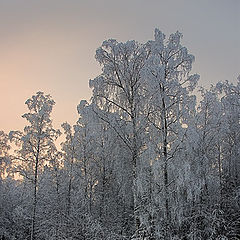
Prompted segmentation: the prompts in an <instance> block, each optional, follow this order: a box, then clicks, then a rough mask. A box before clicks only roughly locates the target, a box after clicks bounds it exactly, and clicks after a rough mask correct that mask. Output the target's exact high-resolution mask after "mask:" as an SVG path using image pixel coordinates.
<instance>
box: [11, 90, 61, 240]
mask: <svg viewBox="0 0 240 240" xmlns="http://www.w3.org/2000/svg"><path fill="white" fill-rule="evenodd" d="M25 104H26V105H27V107H28V109H29V112H28V113H25V114H24V115H23V116H22V117H23V118H24V119H26V120H27V121H28V123H29V125H27V126H26V127H25V128H24V131H23V132H20V131H11V132H10V134H9V135H10V139H11V140H12V141H15V143H16V144H17V145H18V146H19V149H18V150H16V155H15V160H17V163H16V169H17V172H18V173H19V174H20V175H21V176H22V177H23V178H24V179H28V180H30V182H31V183H32V185H33V195H32V198H33V200H32V215H31V237H30V239H31V240H35V239H36V208H37V190H38V177H39V174H40V172H41V171H42V167H43V165H44V164H45V163H46V161H48V149H49V148H50V147H51V146H52V145H53V144H54V141H55V140H56V138H57V137H58V136H59V135H60V132H59V131H58V130H55V129H54V128H53V127H52V120H51V118H50V115H51V112H52V108H53V106H54V104H55V102H54V101H53V100H52V98H51V96H50V95H44V93H43V92H37V93H36V95H33V96H32V97H31V98H29V99H28V100H27V101H26V102H25Z"/></svg>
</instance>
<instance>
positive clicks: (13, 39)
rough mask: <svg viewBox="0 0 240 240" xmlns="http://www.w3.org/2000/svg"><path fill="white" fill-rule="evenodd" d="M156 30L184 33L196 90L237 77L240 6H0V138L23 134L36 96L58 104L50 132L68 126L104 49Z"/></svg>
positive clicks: (68, 2)
mask: <svg viewBox="0 0 240 240" xmlns="http://www.w3.org/2000/svg"><path fill="white" fill-rule="evenodd" d="M155 27H158V28H159V29H160V30H162V31H163V32H164V33H165V34H167V35H168V34H170V33H172V32H175V31H177V30H179V31H180V32H182V33H183V35H184V38H183V43H184V45H185V46H186V47H187V48H188V49H189V51H190V52H191V53H192V54H193V55H194V56H195V57H196V61H195V63H194V68H193V72H197V73H199V74H200V75H201V80H200V84H201V85H204V86H209V85H210V83H213V84H214V83H216V82H217V81H219V80H226V79H228V80H230V81H235V80H236V78H237V76H238V75H239V74H240V46H239V43H240V1H239V0H211V1H209V0H169V1H165V0H121V1H115V0H65V1H63V0H51V1H49V0H41V1H35V0H28V1H27V0H0V36H1V37H0V53H1V54H0V83H1V94H0V107H1V118H0V130H4V131H5V132H8V131H10V130H16V129H19V130H20V129H22V128H23V127H24V125H25V123H26V122H25V120H24V119H22V118H21V116H22V115H23V114H24V113H25V112H26V111H27V108H26V106H25V104H24V102H25V101H26V100H27V99H28V98H29V97H31V96H32V95H33V94H35V93H36V92H37V91H39V90H40V91H43V92H44V93H46V94H50V95H52V97H53V99H54V100H55V101H56V105H55V108H54V112H53V120H54V123H55V126H56V127H60V124H61V123H62V122H64V121H68V122H70V123H71V124H73V123H74V122H75V121H76V120H77V117H78V116H77V110H76V107H77V104H78V103H79V102H80V100H81V99H89V98H90V96H91V90H90V89H89V87H88V81H89V79H90V78H94V77H96V76H97V74H99V73H100V67H99V66H98V64H97V62H96V61H95V58H94V55H95V50H96V49H97V48H98V47H99V46H100V45H101V43H102V41H104V40H106V39H109V38H115V39H117V40H119V41H127V40H129V39H135V40H138V41H139V42H145V41H147V40H149V39H152V38H153V31H154V28H155Z"/></svg>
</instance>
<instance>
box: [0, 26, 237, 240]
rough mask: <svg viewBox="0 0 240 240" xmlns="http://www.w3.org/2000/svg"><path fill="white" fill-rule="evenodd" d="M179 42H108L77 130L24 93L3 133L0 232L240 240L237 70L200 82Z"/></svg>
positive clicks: (16, 239) (24, 236) (0, 235)
mask: <svg viewBox="0 0 240 240" xmlns="http://www.w3.org/2000/svg"><path fill="white" fill-rule="evenodd" d="M181 38H182V34H180V33H179V32H176V33H174V34H171V35H170V36H169V37H168V38H166V37H165V35H164V34H163V33H162V32H160V31H159V30H158V29H156V30H155V37H154V40H151V41H148V42H146V43H144V44H140V43H138V42H136V41H127V42H126V43H121V42H117V41H116V40H113V39H110V40H107V41H104V42H103V44H102V46H101V47H100V48H99V49H97V51H96V60H97V61H98V62H99V64H100V65H101V67H102V72H101V74H100V75H99V76H97V77H96V78H95V79H93V80H90V82H89V85H90V88H91V89H92V98H91V100H90V101H89V102H87V101H85V100H82V101H81V102H80V104H79V105H78V107H77V109H78V113H79V119H78V121H77V122H76V124H75V125H74V126H71V125H70V124H68V123H67V122H66V123H63V124H62V128H61V129H60V130H58V129H54V128H53V125H52V119H51V112H52V109H53V107H54V104H55V102H54V100H53V99H52V98H51V96H50V95H45V94H44V93H43V92H37V93H36V94H35V95H33V96H32V97H31V98H29V99H28V100H27V101H26V103H25V104H26V105H27V107H28V109H29V111H28V112H27V113H25V114H24V115H23V116H22V117H23V118H24V119H26V126H25V127H24V129H23V131H11V132H10V133H9V134H8V133H4V132H3V131H0V157H1V158H0V239H1V240H78V239H79V240H101V239H103V240H120V239H122V240H124V239H132V240H133V239H135V240H137V239H146V240H155V239H156V240H157V239H166V240H169V239H175V240H177V239H185V240H188V239H189V240H198V239H219V240H220V239H221V240H224V239H240V158H239V156H240V131H239V129H240V118H239V117H240V78H239V79H238V80H237V81H236V82H235V84H233V83H230V82H228V81H224V82H219V83H217V84H216V85H212V86H211V87H210V88H209V89H204V88H202V87H197V83H198V80H199V76H198V75H197V74H192V73H191V69H192V64H193V62H194V56H193V55H191V54H190V53H189V52H188V50H187V48H186V47H184V46H182V45H181ZM61 134H62V135H63V136H64V138H62V139H63V142H62V143H61V147H60V148H59V147H57V145H56V140H57V139H58V138H59V136H60V135H61ZM11 149H12V150H11Z"/></svg>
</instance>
